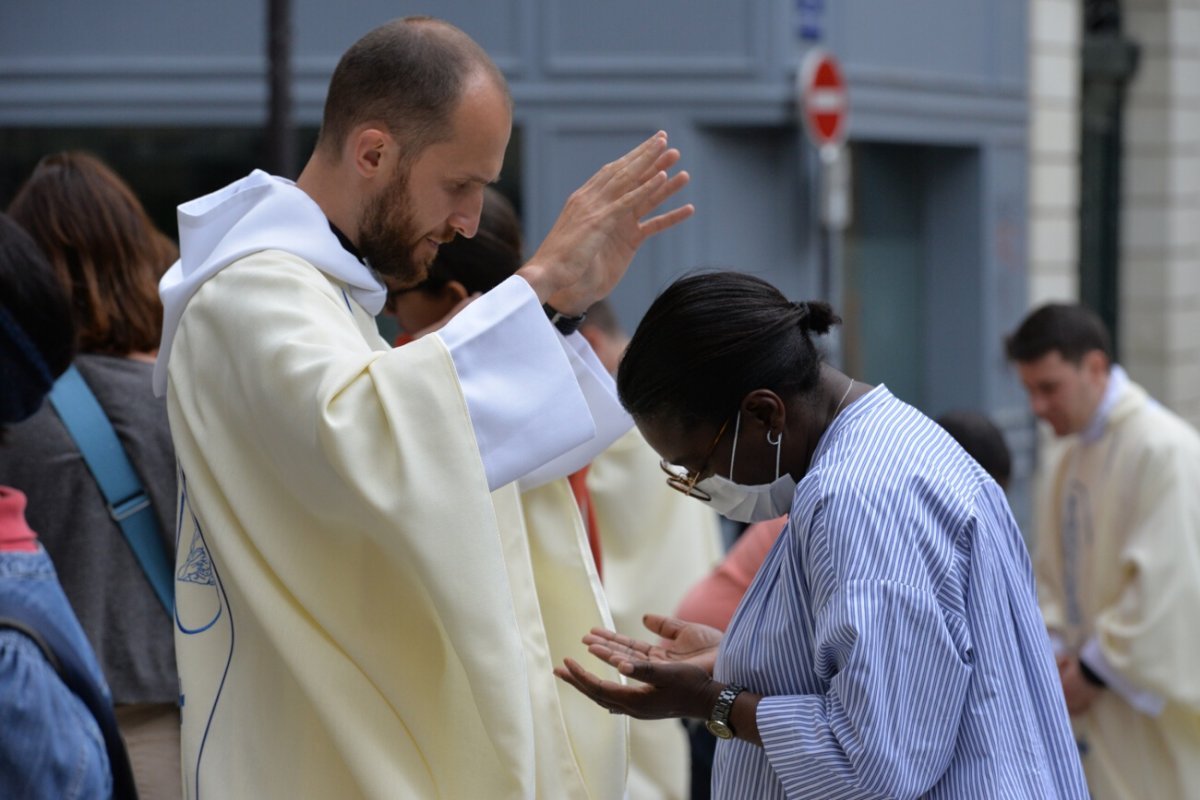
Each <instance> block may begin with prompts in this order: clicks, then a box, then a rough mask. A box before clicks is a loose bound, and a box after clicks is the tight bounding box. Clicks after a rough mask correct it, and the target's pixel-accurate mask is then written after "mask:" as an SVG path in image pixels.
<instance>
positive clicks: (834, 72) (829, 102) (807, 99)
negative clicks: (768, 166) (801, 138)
mask: <svg viewBox="0 0 1200 800" xmlns="http://www.w3.org/2000/svg"><path fill="white" fill-rule="evenodd" d="M798 83H799V86H798V87H797V88H798V89H799V94H800V113H801V115H802V116H803V117H804V128H805V130H807V132H808V138H809V139H811V140H812V142H813V144H815V145H816V146H817V147H824V146H825V145H840V144H842V143H843V142H844V141H845V140H846V114H847V112H848V111H849V110H850V102H849V100H848V99H847V95H846V81H845V79H843V78H842V70H841V67H839V66H838V63H837V59H835V58H834V57H833V55H832V54H830V53H828V52H826V51H824V50H822V49H820V48H814V49H812V50H810V51H809V52H808V55H806V56H805V57H804V63H803V64H802V65H801V67H800V75H799V80H798Z"/></svg>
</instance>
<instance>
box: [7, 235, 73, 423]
mask: <svg viewBox="0 0 1200 800" xmlns="http://www.w3.org/2000/svg"><path fill="white" fill-rule="evenodd" d="M0 328H3V330H0V391H3V392H5V393H9V392H16V393H18V395H17V396H16V397H14V396H11V395H9V396H6V397H4V398H2V399H0V407H3V408H4V409H5V417H6V418H5V419H0V424H2V423H4V422H15V421H17V420H18V419H20V418H21V417H22V416H24V415H23V414H19V415H17V416H16V418H8V412H9V411H11V410H12V409H13V408H14V407H15V406H26V405H27V404H28V403H35V404H34V405H32V407H29V408H27V409H26V413H31V412H32V410H33V409H36V408H37V406H36V402H40V399H41V395H43V394H44V393H45V392H46V391H48V390H49V389H50V382H51V381H53V380H54V379H56V378H57V377H58V376H59V375H61V374H62V373H63V372H65V371H66V369H67V367H69V366H70V365H71V359H72V358H73V357H74V355H75V327H74V325H73V324H72V322H71V304H70V301H69V300H68V298H67V293H66V290H65V289H63V287H62V285H61V284H60V283H59V281H58V278H57V277H55V275H54V270H53V269H52V268H51V266H50V264H49V263H47V261H46V256H45V255H43V254H42V251H41V250H39V249H38V246H37V244H35V243H34V241H33V239H32V238H30V236H29V234H28V233H26V232H25V231H24V230H23V229H22V228H21V226H20V225H18V224H17V223H16V222H15V221H13V219H12V218H11V217H9V216H8V215H7V214H0ZM2 438H3V431H2V430H0V439H2Z"/></svg>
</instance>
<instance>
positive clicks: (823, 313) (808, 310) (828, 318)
mask: <svg viewBox="0 0 1200 800" xmlns="http://www.w3.org/2000/svg"><path fill="white" fill-rule="evenodd" d="M792 308H794V309H796V311H798V312H799V314H800V316H799V318H798V319H797V320H796V324H797V325H799V326H800V330H802V331H811V332H813V333H815V334H817V335H824V334H826V333H829V329H830V328H832V327H833V326H834V325H837V324H839V323H841V321H842V318H841V317H839V316H838V315H837V314H835V313H834V312H833V306H831V305H829V303H823V302H821V301H820V300H809V301H801V302H799V303H792Z"/></svg>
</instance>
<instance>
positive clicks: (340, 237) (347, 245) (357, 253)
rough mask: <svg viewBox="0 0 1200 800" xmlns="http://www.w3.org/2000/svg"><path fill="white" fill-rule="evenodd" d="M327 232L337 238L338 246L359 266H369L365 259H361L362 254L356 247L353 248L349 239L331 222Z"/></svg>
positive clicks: (352, 243)
mask: <svg viewBox="0 0 1200 800" xmlns="http://www.w3.org/2000/svg"><path fill="white" fill-rule="evenodd" d="M329 230H331V231H333V235H334V236H336V237H337V240H338V244H340V245H341V246H342V247H343V248H344V249H345V251H346V252H347V253H349V254H350V255H352V256H354V257H355V258H356V259H358V261H359V263H360V264H362V265H364V266H370V265H368V264H367V259H366V258H364V257H363V254H362V253H361V252H360V251H359V249H358V248H357V247H355V246H354V242H352V241H350V237H349V236H347V235H346V234H344V233H342V232H341V230H339V229H338V226H337V225H334V224H333V222H332V221H330V223H329Z"/></svg>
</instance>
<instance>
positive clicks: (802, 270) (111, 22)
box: [0, 0, 1195, 518]
mask: <svg viewBox="0 0 1200 800" xmlns="http://www.w3.org/2000/svg"><path fill="white" fill-rule="evenodd" d="M1182 1H1183V0H1180V2H1182ZM1067 5H1069V2H1068V0H1035V2H1034V3H1033V8H1034V14H1033V15H1032V17H1031V14H1030V6H1029V5H1028V4H1026V3H1024V2H1005V3H996V2H989V1H988V0H912V2H906V3H879V2H866V0H845V2H836V3H835V2H832V0H654V1H653V2H649V3H647V2H644V1H643V0H606V2H604V3H591V4H583V3H567V2H564V1H563V0H494V2H489V3H480V2H477V1H475V0H440V1H439V2H436V3H435V2H428V1H426V2H421V1H420V0H401V2H384V0H352V2H350V3H348V4H329V3H323V2H319V0H295V1H294V4H293V9H294V16H293V22H294V32H295V35H294V48H295V57H294V97H295V116H296V121H297V124H298V125H299V126H300V128H301V134H300V135H301V138H302V139H303V140H304V142H306V143H307V142H311V139H312V135H313V131H314V130H315V127H316V126H317V125H318V124H319V120H320V110H321V105H322V101H323V97H324V92H325V89H326V84H327V81H328V77H329V75H330V73H331V72H332V70H333V67H334V65H335V64H336V61H337V58H338V56H339V54H340V53H341V52H342V51H343V50H344V49H345V48H346V47H347V46H348V45H349V44H350V43H351V42H353V41H354V40H355V39H356V38H357V37H358V36H360V35H361V34H362V33H363V32H364V31H365V30H367V29H368V28H369V27H371V26H372V25H374V24H377V23H378V22H382V21H384V20H386V19H389V18H391V17H394V16H399V15H403V14H418V13H429V14H434V15H437V16H439V17H442V18H445V19H448V20H450V21H452V22H454V23H456V24H458V25H459V26H461V27H462V28H464V29H465V30H466V31H467V32H468V33H470V34H471V35H472V36H474V37H475V38H476V39H477V40H478V41H480V43H481V44H483V46H484V47H485V48H486V49H487V50H488V52H489V53H491V54H492V56H493V57H494V58H495V60H496V62H497V63H498V64H499V66H500V67H501V68H502V69H503V70H504V72H505V74H506V75H507V76H508V78H509V81H510V84H511V88H512V93H513V96H514V99H515V101H516V118H515V124H516V132H515V135H514V143H513V146H512V148H511V151H510V156H509V159H508V164H507V166H506V174H505V176H504V181H503V185H504V188H505V189H506V190H508V191H509V193H510V194H512V195H514V196H515V198H516V199H517V202H518V205H519V207H520V209H521V211H522V213H523V216H524V219H525V224H526V229H527V232H528V237H529V240H530V241H532V242H536V241H537V240H538V239H539V237H540V236H541V235H543V234H544V233H545V232H546V231H547V230H548V229H549V228H550V226H551V224H552V223H553V220H554V216H555V214H556V213H557V210H558V208H559V207H560V206H561V204H562V202H563V200H564V199H565V198H566V196H567V195H568V193H569V192H570V191H571V190H572V189H574V188H575V187H576V186H577V185H579V183H580V182H582V181H583V180H584V179H585V178H586V177H587V176H588V175H590V174H591V172H593V171H594V170H595V169H596V168H597V167H598V166H599V165H600V164H602V163H603V162H605V161H607V160H610V159H611V158H612V157H614V156H615V155H617V154H619V153H620V152H622V151H624V150H625V149H626V148H628V147H629V146H630V145H632V144H633V143H634V142H636V141H639V140H641V139H642V138H644V137H645V136H647V135H649V134H650V133H652V132H653V131H655V130H657V129H659V128H662V129H665V130H667V131H668V132H669V133H670V135H671V140H672V143H673V144H675V145H676V146H678V147H679V148H680V149H682V150H683V152H684V154H685V157H684V165H685V166H686V168H687V169H688V170H689V171H690V172H691V173H692V176H693V181H692V184H691V186H689V188H688V189H687V190H686V196H685V198H684V199H685V200H687V201H690V202H693V203H695V205H696V208H697V213H696V217H695V218H694V219H693V220H692V221H690V222H688V223H687V224H685V225H683V226H681V227H679V228H678V229H675V230H672V231H670V232H668V233H667V234H665V235H663V236H661V237H659V238H657V239H655V240H653V241H652V242H651V243H649V244H648V245H647V247H646V248H645V249H644V251H643V252H642V253H641V254H639V256H638V259H637V261H636V262H635V264H634V266H633V268H632V270H631V272H630V274H629V276H628V277H627V278H626V280H625V281H624V282H623V283H622V284H621V285H620V286H619V287H618V289H617V292H616V294H615V296H614V302H615V304H616V306H617V309H618V313H619V316H620V317H621V318H622V320H623V322H624V323H625V324H626V325H628V326H633V325H634V324H636V322H637V320H638V319H639V318H640V316H641V314H642V312H643V311H644V310H645V308H646V307H647V306H648V305H649V303H650V301H651V300H652V299H653V297H654V295H655V293H656V292H657V291H659V290H660V289H661V288H662V287H663V286H665V285H666V283H667V282H669V281H670V280H671V279H672V278H673V277H675V276H677V275H679V274H681V273H683V272H686V271H688V270H692V269H695V268H698V267H733V268H737V269H741V270H745V271H749V272H753V273H755V274H759V275H762V276H763V277H765V278H767V279H768V280H771V281H772V282H774V283H776V284H777V285H778V286H779V287H780V288H781V289H783V290H784V291H785V292H786V293H788V294H789V295H790V296H792V297H794V298H797V299H800V298H809V297H815V296H819V295H820V294H821V293H823V291H824V290H825V288H826V286H828V283H827V282H826V281H825V280H824V279H823V270H824V269H826V268H830V269H833V270H835V274H837V275H839V276H840V285H841V287H842V291H841V292H840V302H839V305H840V306H841V310H842V312H843V315H844V317H845V325H844V330H843V332H842V334H841V338H840V348H839V352H840V358H841V360H842V361H843V363H844V366H845V368H846V369H847V370H848V371H849V372H851V373H852V374H854V375H855V376H857V377H860V378H862V379H863V380H866V381H869V382H872V383H878V382H884V383H887V384H888V386H889V387H890V388H891V389H892V390H893V391H894V392H895V393H896V394H898V395H899V396H900V397H902V398H904V399H906V400H909V401H910V402H913V403H914V404H916V405H918V406H919V407H921V408H922V409H924V410H925V411H927V412H928V413H930V414H934V415H936V414H938V413H940V412H942V411H946V410H949V409H952V408H971V409H979V410H982V411H984V412H986V413H988V414H989V415H990V416H991V417H992V418H993V419H995V420H996V421H997V422H998V423H1000V424H1001V426H1002V427H1003V428H1004V429H1005V431H1006V434H1007V435H1008V437H1009V441H1010V443H1011V444H1012V445H1013V447H1014V450H1015V452H1016V456H1017V459H1016V466H1017V473H1018V476H1017V477H1018V481H1017V488H1016V490H1015V492H1014V494H1013V500H1014V505H1015V506H1016V508H1017V511H1018V515H1019V516H1020V517H1022V518H1024V517H1025V516H1026V514H1027V502H1026V499H1025V492H1024V488H1023V484H1022V482H1021V480H1020V479H1021V477H1022V476H1023V475H1025V474H1027V473H1028V471H1029V469H1030V466H1031V463H1032V456H1033V448H1034V444H1033V428H1032V425H1031V424H1030V422H1029V416H1028V414H1027V412H1026V410H1025V404H1024V398H1023V396H1022V394H1021V392H1020V389H1019V387H1018V386H1017V384H1016V381H1015V379H1014V378H1013V376H1012V373H1011V371H1010V370H1009V368H1008V366H1007V365H1006V363H1005V361H1004V357H1003V349H1002V346H1001V339H1002V336H1003V334H1004V333H1005V332H1007V331H1010V330H1011V329H1012V328H1013V327H1014V326H1015V325H1016V323H1017V322H1018V321H1019V319H1020V317H1021V316H1022V314H1023V313H1024V311H1025V310H1026V308H1027V305H1028V302H1029V298H1030V296H1031V292H1032V295H1033V296H1035V297H1038V296H1042V295H1047V294H1054V293H1060V292H1065V293H1067V294H1070V293H1071V291H1073V287H1072V285H1071V283H1070V279H1069V277H1068V276H1069V273H1070V262H1071V259H1072V253H1071V252H1070V251H1069V249H1068V250H1065V251H1063V250H1061V249H1060V250H1056V249H1054V248H1056V247H1058V248H1062V247H1064V246H1065V245H1063V244H1062V242H1065V241H1066V240H1067V239H1069V238H1070V236H1069V235H1068V234H1065V233H1064V232H1063V231H1062V230H1060V229H1061V228H1064V227H1066V228H1069V226H1070V220H1069V216H1070V209H1071V207H1072V203H1073V202H1074V200H1073V199H1072V197H1071V196H1070V190H1069V186H1068V184H1070V183H1071V181H1072V180H1073V177H1072V173H1071V170H1072V165H1071V154H1070V141H1069V139H1070V137H1069V136H1068V135H1067V134H1066V133H1064V131H1063V128H1064V127H1066V126H1069V125H1071V124H1072V123H1071V119H1072V118H1071V115H1072V113H1073V112H1072V110H1071V108H1070V97H1069V94H1070V89H1069V86H1068V85H1067V84H1069V83H1070V80H1071V78H1070V75H1069V69H1070V65H1069V63H1066V62H1069V61H1070V57H1069V54H1067V55H1063V54H1065V53H1066V51H1067V50H1069V49H1070V47H1071V41H1070V40H1069V39H1068V40H1064V41H1062V42H1057V41H1055V42H1048V41H1044V39H1045V35H1043V34H1040V33H1037V32H1036V31H1035V28H1036V27H1037V25H1038V24H1039V22H1040V21H1042V17H1041V16H1039V15H1040V14H1043V11H1044V10H1040V9H1042V6H1045V7H1047V8H1049V7H1050V6H1054V7H1055V8H1054V13H1056V14H1058V15H1059V16H1066V17H1070V11H1069V9H1066V8H1065V6H1067ZM265 6H266V4H265V3H264V4H261V5H260V4H250V3H244V2H242V1H241V0H209V2H205V3H191V4H188V3H182V4H181V3H163V2H160V0H117V1H116V2H110V3H85V2H82V0H43V1H42V2H39V3H6V4H4V6H3V8H2V9H0V202H6V201H7V197H8V196H9V195H8V194H6V191H7V192H11V191H12V189H13V188H14V187H15V183H16V182H18V181H19V180H20V177H21V176H23V174H24V173H25V172H27V171H28V169H29V168H30V167H31V166H32V163H33V161H36V158H37V157H38V156H40V155H41V153H42V152H45V151H47V150H51V149H59V148H62V147H86V148H88V149H91V150H93V151H96V152H98V153H99V154H100V155H101V156H103V157H105V158H107V159H108V160H109V161H110V162H111V163H113V165H114V166H115V167H116V168H117V169H118V170H119V171H120V172H122V174H124V175H126V176H127V177H128V178H129V179H130V181H131V183H133V184H134V186H135V188H136V189H137V190H138V191H139V193H141V195H142V196H143V198H144V199H146V200H147V202H148V204H149V205H151V207H152V208H153V209H154V211H155V213H156V215H158V218H159V219H162V220H164V225H169V219H170V209H171V208H172V207H173V206H174V204H176V203H178V202H181V201H183V200H185V199H188V198H189V197H191V196H194V195H196V194H199V193H201V192H204V191H208V190H211V189H213V188H216V187H217V186H220V185H222V184H223V183H225V182H227V181H228V180H230V179H232V178H234V177H237V176H238V175H240V174H242V173H244V172H245V171H246V170H247V169H249V168H250V167H251V166H255V165H258V164H260V163H261V162H262V159H263V157H264V156H265V155H266V153H265V152H264V148H265V144H264V139H263V137H262V133H261V127H262V124H263V121H264V118H265V108H266V101H267V89H266V86H267V82H266V69H267V63H266V57H265V42H266V35H267V34H266V8H265ZM1058 6H1063V7H1062V8H1060V7H1058ZM1069 29H1070V24H1067V26H1066V27H1065V28H1064V30H1069ZM1039 30H1040V29H1039ZM1031 31H1035V32H1034V35H1033V36H1032V37H1031ZM1056 35H1058V34H1056ZM1063 35H1064V36H1066V35H1067V34H1063ZM1031 40H1032V41H1033V42H1034V48H1033V50H1032V53H1033V59H1032V62H1031V49H1030V42H1031ZM1051 45H1053V46H1054V47H1060V49H1061V50H1062V51H1063V54H1060V56H1059V57H1057V58H1058V60H1057V61H1055V62H1054V63H1052V64H1051V63H1043V62H1044V61H1045V59H1046V58H1048V56H1045V55H1044V54H1043V51H1044V50H1045V48H1046V47H1048V46H1051ZM817 46H821V47H824V48H826V49H827V50H829V51H830V52H832V53H833V54H834V55H835V56H836V57H837V58H838V59H839V60H840V62H841V64H842V69H843V72H844V74H845V76H846V78H847V81H848V84H849V87H850V88H849V102H850V108H849V127H848V132H849V145H848V147H849V150H848V152H849V161H850V165H851V180H850V187H851V189H852V199H851V203H850V208H851V215H850V224H849V227H848V228H847V229H846V230H845V231H844V233H843V234H842V235H840V236H838V237H836V238H835V239H831V238H830V237H829V235H828V234H827V232H826V231H824V230H823V228H822V225H821V223H820V221H819V220H820V214H819V209H818V201H817V194H818V193H817V183H818V159H817V157H816V154H815V151H814V149H813V148H812V146H811V145H810V144H809V143H808V142H807V141H806V140H805V138H804V135H803V132H802V129H801V126H800V124H799V122H798V111H797V103H796V88H795V82H796V73H797V66H798V64H799V63H800V61H801V59H802V58H803V57H804V55H805V53H806V52H808V51H809V50H810V49H811V48H813V47H817ZM1056 52H1057V51H1056ZM1051 60H1053V59H1051ZM1059 62H1063V63H1059ZM1031 63H1032V67H1033V70H1032V72H1033V78H1034V81H1033V82H1034V85H1035V86H1043V84H1044V83H1045V81H1047V80H1050V78H1049V77H1048V75H1049V73H1050V72H1055V71H1056V70H1057V69H1058V67H1062V66H1063V65H1064V64H1066V69H1067V70H1068V72H1067V76H1066V77H1065V78H1063V77H1062V76H1061V75H1057V74H1056V75H1055V77H1054V80H1055V81H1059V83H1060V84H1061V85H1059V84H1055V85H1054V86H1052V87H1050V88H1043V89H1035V92H1034V94H1033V95H1032V102H1033V106H1034V107H1035V108H1036V109H1038V110H1039V112H1040V111H1041V110H1043V107H1045V108H1046V109H1047V110H1048V111H1049V113H1051V114H1053V115H1056V116H1054V117H1053V118H1052V119H1050V120H1049V121H1047V120H1045V119H1043V118H1042V117H1037V116H1035V118H1034V123H1035V124H1034V128H1033V134H1032V140H1031V134H1030V125H1029V121H1030V115H1029V112H1030V106H1031V94H1030V89H1029V87H1030V83H1031V81H1030V72H1031V70H1030V66H1031ZM1043 67H1045V68H1046V69H1043ZM1051 68H1053V69H1051ZM1039 91H1041V92H1042V94H1038V92H1039ZM1047 93H1048V94H1047ZM1031 142H1032V144H1031ZM1031 146H1032V154H1033V155H1032V163H1033V164H1034V165H1035V167H1037V169H1035V170H1034V171H1033V173H1032V175H1033V186H1032V188H1031V186H1030V175H1031V172H1030V165H1031ZM301 149H302V150H303V147H302V148H301ZM1039 170H1040V171H1039ZM1046 170H1049V172H1046ZM1194 185H1195V184H1194V183H1193V186H1194ZM1064 187H1066V188H1064ZM1031 196H1032V202H1033V207H1034V208H1035V209H1036V210H1037V212H1038V213H1037V214H1035V215H1034V222H1033V227H1032V236H1030V232H1029V229H1030V223H1029V219H1030V217H1029V215H1028V213H1027V211H1028V208H1029V207H1030V201H1031ZM1039 204H1041V205H1039ZM1050 206H1053V214H1050V215H1049V216H1047V217H1046V219H1045V221H1043V219H1042V218H1041V211H1043V210H1047V211H1049V209H1050ZM1054 215H1058V217H1059V219H1057V221H1054V220H1053V219H1052V217H1054ZM831 241H836V243H837V244H838V246H837V247H833V246H830V245H829V244H828V243H829V242H831ZM1027 241H1032V243H1033V248H1032V250H1031V251H1030V250H1028V249H1027ZM831 254H832V255H831ZM827 262H828V267H827ZM1031 278H1032V280H1031ZM1131 327H1133V326H1131Z"/></svg>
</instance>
